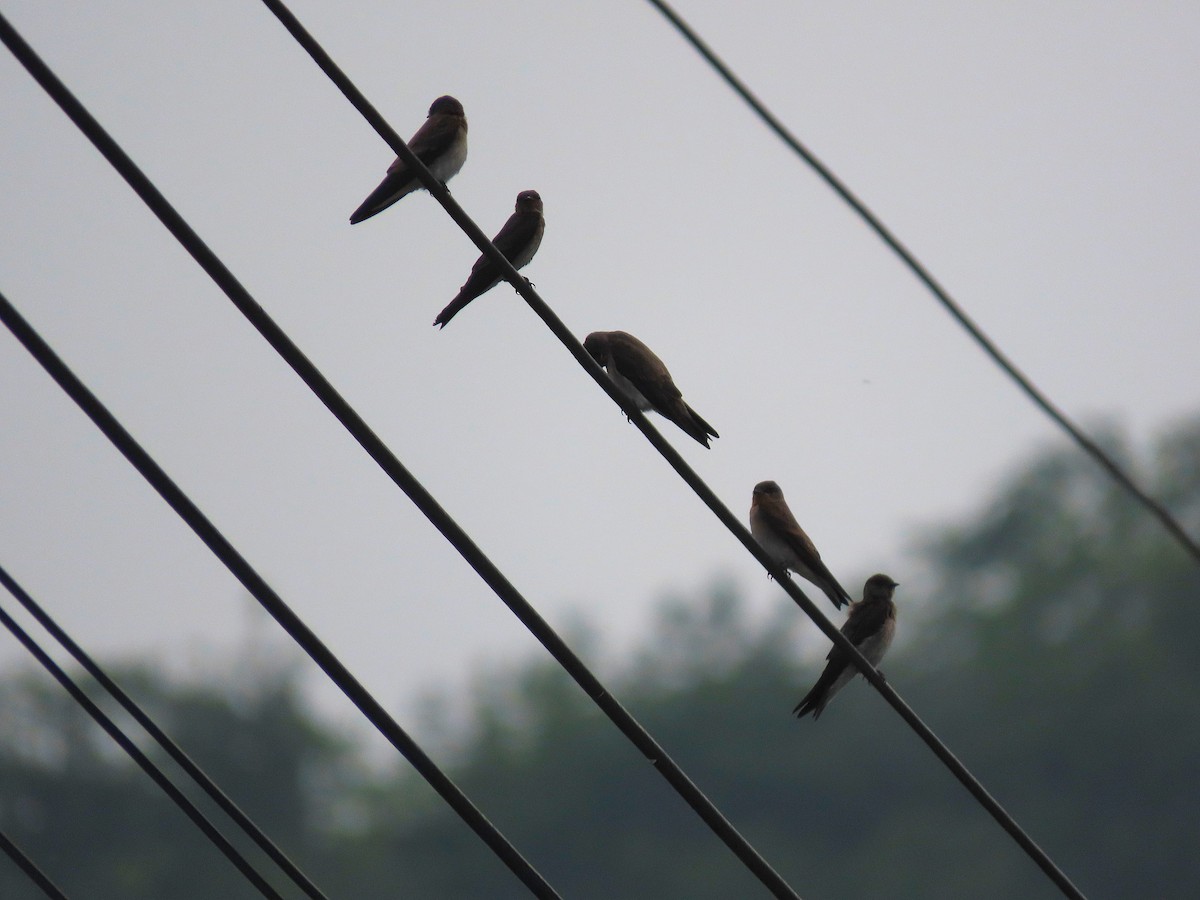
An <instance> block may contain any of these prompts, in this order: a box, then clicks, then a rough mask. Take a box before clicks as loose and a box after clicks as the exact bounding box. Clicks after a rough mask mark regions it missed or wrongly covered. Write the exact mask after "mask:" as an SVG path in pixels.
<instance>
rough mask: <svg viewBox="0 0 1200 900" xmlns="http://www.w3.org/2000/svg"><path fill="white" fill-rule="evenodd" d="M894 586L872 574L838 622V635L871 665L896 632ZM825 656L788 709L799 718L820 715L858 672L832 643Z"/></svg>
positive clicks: (886, 647)
mask: <svg viewBox="0 0 1200 900" xmlns="http://www.w3.org/2000/svg"><path fill="white" fill-rule="evenodd" d="M896 587H897V585H896V582H894V581H892V579H891V578H889V577H888V576H887V575H872V576H871V577H870V578H868V579H867V583H866V584H865V585H863V598H862V599H861V600H859V601H858V602H857V603H852V604H850V614H849V615H848V616H846V623H845V624H844V625H842V634H844V635H845V636H846V639H847V640H848V641H850V643H852V644H853V645H854V646H855V647H857V648H858V652H859V653H861V654H862V655H863V656H865V657H866V658H867V662H869V663H870V664H871V665H872V666H878V665H879V663H880V662H881V661H882V660H883V654H885V653H887V649H888V647H890V646H891V644H892V638H893V637H894V636H895V634H896V604H895V603H894V602H892V594H894V593H895V591H896ZM825 658H826V659H827V660H829V662H828V663H827V664H826V666H825V671H824V672H822V673H821V677H820V678H818V679H817V683H816V684H814V685H813V688H812V690H811V691H809V692H808V693H807V694H805V695H804V699H803V700H801V701H800V702H799V703H797V704H796V708H795V709H793V710H792V712H793V713H795V714H796V716H797V717H798V718H801V719H803V718H804V717H805V716H806V715H808V714H809V713H812V717H813V719H814V720H815V719H818V718H820V716H821V712H822V711H823V710H824V709H825V707H826V706H827V705H828V704H829V701H830V700H832V699H833V696H834V694H836V693H837V692H838V691H840V690H841V689H842V688H844V687H845V686H846V685H847V684H849V683H850V680H851V679H852V678H854V676H855V675H857V674H859V672H858V668H857V667H856V666H855V665H854V663H852V662H851V661H850V654H849V653H847V652H846V651H845V650H843V649H842V648H841V647H839V646H837V645H836V644H835V645H834V647H833V649H832V650H830V651H829V655H828V656H827V657H825Z"/></svg>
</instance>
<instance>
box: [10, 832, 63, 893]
mask: <svg viewBox="0 0 1200 900" xmlns="http://www.w3.org/2000/svg"><path fill="white" fill-rule="evenodd" d="M0 850H3V851H4V852H5V853H6V854H7V855H8V858H9V859H11V860H12V861H13V862H15V863H16V864H17V866H18V867H19V868H20V869H21V871H22V872H24V873H25V874H26V875H28V876H29V880H30V881H32V882H33V883H34V884H36V885H37V886H38V887H40V888H41V889H42V893H44V894H45V895H46V896H47V897H49V898H51V900H67V895H66V894H64V893H63V892H62V891H61V890H60V889H59V887H58V885H56V884H55V883H54V882H53V881H51V880H50V879H49V878H48V877H47V876H46V873H44V872H43V871H42V870H41V869H39V868H38V867H37V864H36V863H35V862H34V861H33V860H32V859H30V858H29V857H28V856H26V855H25V852H24V851H23V850H21V848H20V847H18V846H17V845H16V844H14V843H13V842H12V840H11V839H10V838H9V836H8V835H7V834H5V833H4V832H3V831H0Z"/></svg>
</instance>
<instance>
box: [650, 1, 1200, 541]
mask: <svg viewBox="0 0 1200 900" xmlns="http://www.w3.org/2000/svg"><path fill="white" fill-rule="evenodd" d="M647 2H649V3H650V5H651V6H653V7H655V8H656V9H657V10H658V11H659V12H661V13H662V14H663V15H664V16H665V17H666V18H667V20H668V21H669V22H670V23H671V24H672V25H674V26H675V28H676V29H677V30H678V31H679V33H680V34H681V35H683V38H684V40H686V41H687V42H688V43H689V44H691V45H692V46H693V47H694V48H695V49H696V51H697V52H698V53H699V54H700V55H701V56H703V57H704V59H705V60H707V61H708V63H709V65H711V66H712V67H713V68H714V69H715V70H716V71H717V73H718V74H719V75H720V76H721V77H722V78H723V79H724V80H725V81H726V83H727V84H728V85H729V86H730V87H731V88H733V90H734V92H735V93H737V95H738V96H740V97H741V98H742V99H743V100H745V101H746V103H747V104H748V105H749V106H750V108H751V109H753V110H754V111H755V112H756V113H757V114H758V116H759V118H761V119H762V120H763V122H765V123H766V125H767V127H768V128H770V129H771V130H772V131H773V132H775V134H776V135H777V136H778V137H779V139H780V140H782V141H783V142H784V143H785V144H787V145H788V147H790V148H791V149H792V150H793V151H794V152H795V153H796V155H797V156H799V157H800V158H801V159H803V160H804V162H806V163H807V164H808V165H809V166H810V167H811V168H812V169H813V171H815V172H816V173H817V175H819V176H820V177H821V178H822V179H823V180H824V181H825V183H826V184H828V185H829V186H830V187H831V188H832V189H833V191H834V193H836V194H837V195H838V196H839V197H841V198H842V199H843V200H844V201H845V202H846V203H847V204H849V205H850V207H851V209H853V210H854V211H855V212H856V213H858V215H859V217H861V218H862V220H863V221H864V222H866V223H867V225H869V226H870V228H871V229H872V230H873V231H874V232H875V233H876V234H877V235H878V236H879V238H880V239H881V240H882V241H883V242H884V243H885V244H887V246H888V247H889V248H890V249H891V250H892V252H893V253H895V254H896V255H897V256H898V257H900V259H901V260H902V261H903V262H904V264H905V265H906V266H908V267H909V269H911V270H912V273H913V274H914V275H916V276H917V278H918V280H920V281H921V282H922V283H923V284H924V285H925V286H926V287H927V288H929V290H930V292H931V293H932V294H933V296H934V297H935V298H937V300H938V302H939V303H941V304H942V306H943V307H945V309H946V312H948V313H949V314H950V315H951V316H952V317H953V318H954V320H955V321H956V322H958V324H959V325H961V326H962V327H963V329H964V330H965V331H966V332H967V334H968V335H970V337H971V338H972V339H973V340H974V341H975V343H977V344H978V345H979V346H980V347H981V348H982V349H983V351H984V353H986V354H987V355H988V356H990V357H991V358H992V361H993V362H995V363H996V365H997V366H999V367H1000V368H1001V370H1003V372H1004V373H1005V374H1006V375H1008V377H1009V378H1011V379H1012V380H1013V382H1014V383H1015V384H1016V385H1017V387H1018V388H1019V389H1020V390H1021V391H1022V392H1023V393H1024V394H1025V395H1026V396H1027V397H1028V398H1029V399H1030V400H1031V401H1033V403H1034V405H1035V406H1037V407H1038V408H1039V409H1040V410H1041V411H1042V412H1044V413H1045V414H1046V415H1047V416H1049V417H1050V418H1051V420H1053V421H1054V423H1055V424H1056V425H1058V426H1059V428H1061V429H1062V430H1063V431H1065V432H1066V433H1067V434H1068V435H1069V436H1070V437H1071V439H1072V440H1074V441H1075V443H1076V444H1078V445H1079V447H1080V449H1081V450H1083V452H1084V453H1086V454H1087V455H1088V456H1090V457H1091V458H1092V459H1093V460H1095V461H1096V462H1097V463H1098V464H1099V465H1100V467H1101V468H1102V469H1104V470H1105V471H1106V472H1107V473H1108V474H1109V475H1110V476H1111V477H1112V479H1113V480H1114V481H1116V482H1117V484H1119V485H1120V486H1121V487H1123V488H1124V489H1125V490H1126V491H1128V492H1129V493H1130V494H1131V495H1132V496H1133V498H1134V499H1135V500H1136V501H1137V502H1138V503H1140V504H1141V505H1142V506H1143V507H1145V508H1146V510H1147V511H1148V512H1149V513H1150V514H1151V515H1153V516H1154V517H1155V518H1156V519H1158V521H1159V523H1160V524H1161V525H1162V526H1163V528H1165V529H1166V530H1167V532H1168V533H1169V534H1170V535H1171V536H1172V537H1173V538H1175V540H1176V541H1177V542H1178V543H1179V545H1180V546H1181V547H1183V549H1184V550H1185V551H1187V553H1188V554H1190V555H1191V556H1192V558H1193V559H1195V560H1196V561H1197V562H1200V543H1197V541H1196V539H1195V538H1193V537H1192V536H1191V535H1190V534H1188V533H1187V531H1185V530H1184V528H1183V526H1182V525H1181V524H1179V522H1178V520H1176V519H1175V517H1174V516H1172V515H1171V513H1170V511H1169V510H1168V509H1167V508H1166V506H1164V505H1163V504H1162V503H1160V502H1159V501H1158V500H1155V499H1154V498H1153V497H1151V496H1150V494H1148V493H1147V492H1146V491H1144V490H1143V489H1142V488H1141V487H1140V486H1139V485H1138V484H1137V482H1136V481H1134V479H1133V476H1132V475H1129V474H1128V473H1127V472H1126V471H1125V470H1124V469H1123V468H1121V466H1120V465H1119V464H1118V463H1117V461H1116V460H1114V459H1113V458H1112V457H1111V456H1110V455H1109V454H1108V453H1106V452H1105V451H1104V449H1103V448H1101V447H1100V445H1099V444H1097V443H1096V442H1095V441H1094V440H1092V439H1091V438H1090V437H1088V435H1087V433H1086V432H1084V430H1083V429H1082V428H1081V427H1080V426H1079V425H1076V424H1075V423H1074V422H1073V421H1072V420H1071V419H1070V418H1069V417H1068V416H1067V414H1066V413H1065V412H1063V411H1062V410H1061V409H1059V408H1058V406H1057V405H1055V404H1054V402H1053V401H1051V400H1050V398H1049V397H1047V396H1046V395H1045V394H1044V393H1042V391H1041V390H1040V389H1039V388H1038V387H1037V385H1035V384H1034V383H1033V382H1032V381H1031V380H1030V379H1029V376H1027V375H1026V374H1025V373H1024V372H1022V371H1021V370H1020V369H1019V368H1017V365H1016V363H1014V362H1013V361H1012V360H1010V359H1009V358H1008V356H1007V355H1005V353H1004V352H1003V351H1002V350H1001V349H1000V348H999V347H997V346H996V344H995V342H993V341H992V339H991V338H989V337H988V336H987V334H985V333H984V331H983V329H982V328H980V327H979V326H978V325H977V324H975V321H974V320H973V319H972V318H971V317H970V316H969V315H967V313H966V311H965V310H964V309H963V308H962V307H961V306H960V305H959V304H958V303H957V302H956V301H955V300H954V298H953V297H951V296H950V294H949V292H948V291H947V290H946V289H945V288H944V287H942V285H941V284H940V283H939V282H938V280H937V279H936V278H934V277H933V274H932V273H931V272H930V271H929V270H928V269H927V268H925V266H924V265H923V264H922V263H921V261H920V260H918V259H917V258H916V256H914V255H913V253H912V251H911V250H909V249H908V247H906V246H905V245H904V243H903V242H902V241H901V240H900V239H899V238H898V237H896V235H895V234H893V233H892V231H891V230H890V229H889V228H888V227H887V226H886V225H884V224H883V222H882V221H881V220H880V219H879V217H878V216H876V215H875V214H874V213H873V212H871V210H870V208H868V207H867V205H866V203H864V202H863V201H862V200H861V199H859V197H858V196H857V195H856V194H855V193H854V192H853V191H851V190H850V188H849V187H848V186H847V185H846V184H845V183H844V182H843V181H842V180H841V179H840V178H838V177H837V175H835V174H834V173H833V172H832V170H830V169H829V167H828V166H826V165H825V164H824V163H823V162H821V160H820V159H818V158H817V157H816V155H815V154H814V153H813V152H812V151H811V150H809V149H808V148H807V147H805V146H804V144H802V143H801V142H800V140H799V139H798V138H797V137H796V136H795V135H793V134H792V133H791V131H789V130H788V128H787V127H786V126H785V125H784V124H783V123H782V122H780V121H779V119H777V118H776V117H775V116H774V114H772V113H771V111H770V110H769V109H767V107H766V106H765V105H764V104H763V102H762V101H761V100H759V99H758V97H756V96H755V95H754V92H753V91H751V90H750V88H749V87H747V86H746V85H745V83H743V82H742V80H741V79H740V78H738V77H737V76H736V75H735V74H734V73H733V72H732V71H731V70H730V68H729V67H728V66H727V65H725V63H724V62H722V60H721V58H720V57H719V56H717V54H716V53H715V52H714V51H713V49H712V48H711V47H709V46H708V44H707V43H705V42H704V41H703V40H702V39H701V38H700V36H699V35H698V34H696V32H695V31H693V30H692V28H691V26H689V25H688V23H687V22H685V21H684V20H683V19H682V18H681V17H680V16H679V14H678V13H676V12H675V10H673V9H672V8H671V7H670V6H669V5H668V4H667V3H664V2H663V0H647Z"/></svg>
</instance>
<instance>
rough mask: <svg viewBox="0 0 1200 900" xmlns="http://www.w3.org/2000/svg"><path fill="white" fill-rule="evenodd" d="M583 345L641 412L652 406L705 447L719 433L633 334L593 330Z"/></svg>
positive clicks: (664, 367)
mask: <svg viewBox="0 0 1200 900" xmlns="http://www.w3.org/2000/svg"><path fill="white" fill-rule="evenodd" d="M583 346H584V348H585V349H586V350H587V352H588V353H590V354H592V358H593V359H594V360H596V363H597V364H598V365H601V366H603V367H604V368H605V369H606V370H608V377H609V378H611V379H612V380H613V381H614V382H616V385H617V387H619V388H620V389H621V390H622V391H624V392H625V394H626V396H628V397H629V399H630V400H632V401H633V403H634V405H636V406H637V408H638V409H640V410H641V411H642V412H645V411H646V410H650V409H652V410H654V411H655V412H656V413H658V414H659V415H660V416H662V417H663V418H666V419H670V420H671V421H672V422H674V423H675V424H676V425H678V426H679V427H680V428H682V429H683V430H684V432H685V433H686V434H688V435H689V436H690V437H693V438H695V439H696V440H697V441H699V442H700V443H701V444H703V445H704V446H705V447H707V446H708V439H709V438H710V437H714V438H715V437H720V435H719V434H717V433H716V432H715V431H714V430H713V427H712V426H711V425H709V424H708V423H707V422H705V421H704V420H703V419H702V418H700V416H699V415H698V414H697V413H696V411H695V410H694V409H692V408H691V407H690V406H688V405H687V404H686V403H684V402H683V394H682V393H680V391H679V388H677V387H675V382H674V381H672V380H671V373H670V372H668V371H667V367H666V366H665V365H663V361H662V360H661V359H659V358H658V357H657V356H655V355H654V351H653V350H651V349H650V348H649V347H647V346H646V345H645V344H643V343H642V342H641V341H639V340H638V339H637V338H635V337H634V336H633V335H632V334H626V333H625V332H624V331H593V332H592V333H591V334H589V335H588V336H587V338H585V339H584V342H583Z"/></svg>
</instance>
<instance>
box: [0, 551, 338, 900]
mask: <svg viewBox="0 0 1200 900" xmlns="http://www.w3.org/2000/svg"><path fill="white" fill-rule="evenodd" d="M0 584H3V585H4V586H5V587H6V588H8V591H9V593H11V594H12V595H13V596H14V597H16V598H17V602H18V603H20V604H21V605H22V606H23V607H25V609H26V610H27V611H28V612H29V614H30V615H31V616H33V617H34V618H35V619H37V621H38V623H39V624H41V626H42V627H43V628H45V629H46V631H47V632H49V633H50V636H51V637H53V638H54V639H55V640H56V641H58V643H59V644H61V645H62V646H63V647H64V648H65V649H66V650H67V652H68V653H70V654H71V656H73V657H74V658H75V661H76V662H77V663H79V665H81V666H82V667H83V668H84V670H85V671H87V673H88V674H89V675H91V676H92V677H93V678H94V679H96V681H97V682H99V684H100V686H101V687H103V688H104V689H105V690H106V691H108V693H109V694H110V695H111V696H112V697H113V699H114V700H116V701H117V702H118V703H119V704H121V706H122V708H124V710H125V711H126V712H127V713H129V715H130V716H132V717H133V719H134V721H136V722H137V723H138V724H139V725H141V726H142V728H144V729H146V732H147V733H148V734H149V735H150V736H151V737H152V738H154V740H155V741H157V742H158V745H159V746H160V747H162V748H163V750H165V751H166V752H167V754H168V755H169V756H170V757H171V758H172V759H173V760H175V762H176V763H178V764H179V766H180V768H182V769H183V770H184V771H185V772H186V773H187V774H188V775H189V776H191V778H192V780H193V781H195V782H196V783H197V784H198V785H199V786H200V787H201V788H202V789H203V790H204V792H205V793H206V794H208V796H209V797H211V798H212V800H213V802H215V803H216V804H217V805H218V806H219V807H221V809H222V810H224V811H225V814H226V815H228V816H229V817H230V818H231V819H233V821H234V822H236V823H237V824H238V826H239V827H240V828H241V829H242V831H244V832H245V833H246V834H247V835H248V836H249V837H250V838H251V839H252V840H253V841H254V843H256V844H257V845H258V846H259V848H260V849H261V850H262V851H263V852H264V853H266V854H267V856H269V857H270V858H271V859H272V860H273V861H274V862H275V864H276V865H277V866H279V868H280V869H282V870H283V871H284V873H285V874H286V875H287V876H288V877H289V878H290V879H291V880H292V882H293V883H294V884H295V885H296V886H297V887H299V888H300V889H301V890H302V891H304V893H306V894H307V895H308V896H309V897H312V898H314V900H328V898H326V896H325V894H323V893H322V892H321V889H320V888H318V887H317V886H316V885H315V884H313V883H312V881H311V880H310V879H309V878H308V876H307V875H305V874H304V873H303V872H302V871H300V868H299V867H298V866H297V865H296V864H295V863H294V862H292V861H291V860H290V859H289V858H288V857H287V855H286V854H284V852H283V851H282V850H280V849H279V848H278V847H277V846H276V845H275V844H274V842H272V840H271V839H270V838H269V837H267V836H266V835H265V834H264V833H263V832H262V829H260V828H259V827H258V826H257V825H255V824H254V822H253V821H252V820H251V819H250V817H249V816H247V815H246V814H245V813H244V812H242V810H241V809H240V808H239V807H238V805H237V804H236V803H234V802H233V800H231V799H230V798H229V797H228V796H227V795H226V794H225V792H224V791H222V790H221V789H220V788H219V787H218V786H217V785H216V783H215V782H213V780H212V779H211V778H209V777H208V775H207V774H205V772H204V770H203V769H201V768H200V767H199V766H198V765H197V764H196V763H195V762H193V760H192V759H191V757H189V756H188V755H187V754H186V753H184V752H183V749H182V748H181V747H180V746H179V745H178V744H176V743H175V742H174V741H173V740H171V738H170V737H169V736H168V735H167V734H166V732H164V731H163V730H162V729H161V728H159V727H158V725H157V723H155V721H154V720H153V719H151V718H150V716H149V715H147V714H146V712H145V711H144V710H143V709H142V708H141V707H140V706H138V705H137V703H135V702H134V700H133V698H131V697H130V696H129V695H128V694H127V693H125V691H123V690H122V689H121V687H120V685H118V684H117V683H116V682H115V681H113V680H112V679H111V678H110V677H109V676H108V673H107V672H105V671H104V669H102V668H101V667H100V666H99V665H98V664H97V663H96V661H95V660H93V659H92V657H91V656H89V655H88V654H87V653H86V652H85V651H84V650H83V648H82V647H80V646H79V645H78V644H77V643H75V641H74V640H72V639H71V636H70V635H68V634H67V633H66V632H65V631H63V629H62V628H61V627H60V626H59V624H58V623H57V622H56V621H54V619H53V618H52V617H51V616H50V614H49V613H48V612H46V611H45V609H43V608H42V606H41V604H40V603H38V602H37V601H36V600H34V599H33V597H31V596H30V595H29V592H28V591H26V590H25V589H24V588H23V587H21V585H20V584H18V583H17V581H16V579H14V578H13V577H12V576H11V575H9V574H8V572H7V571H6V570H5V568H4V566H3V565H0Z"/></svg>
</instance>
